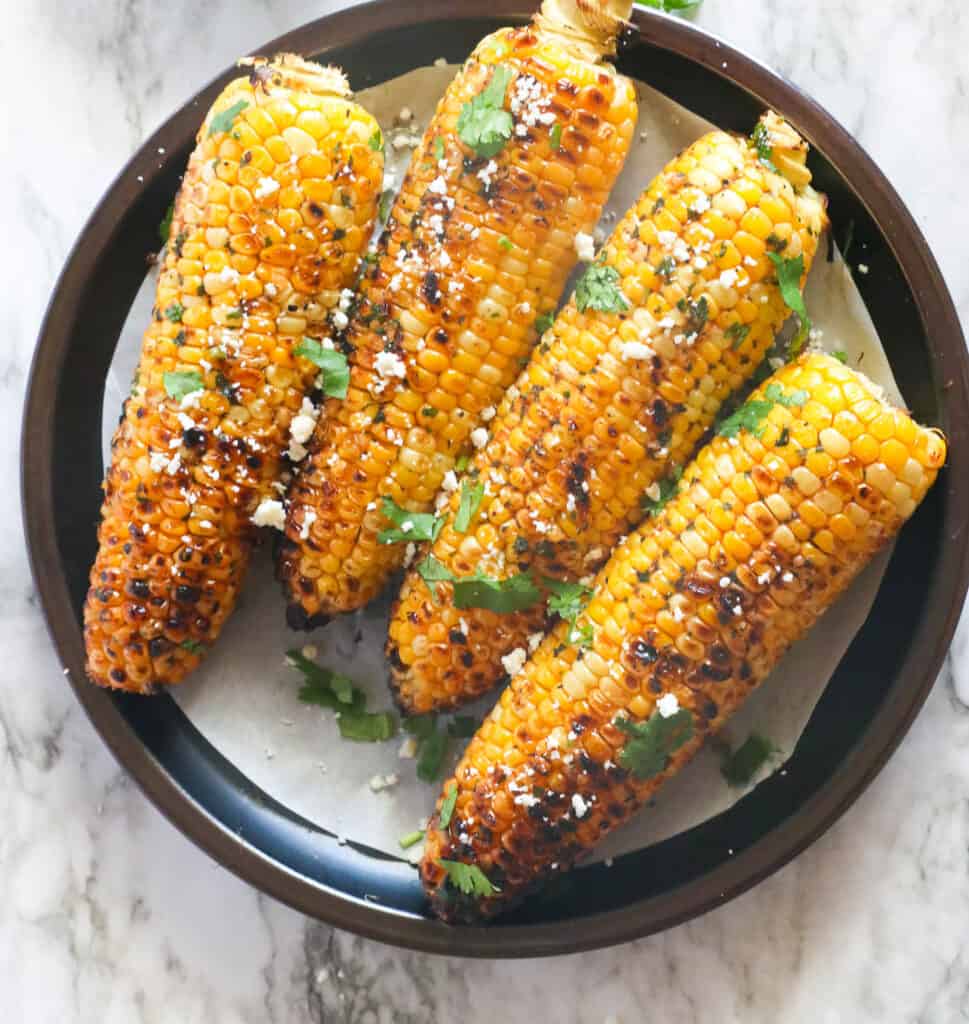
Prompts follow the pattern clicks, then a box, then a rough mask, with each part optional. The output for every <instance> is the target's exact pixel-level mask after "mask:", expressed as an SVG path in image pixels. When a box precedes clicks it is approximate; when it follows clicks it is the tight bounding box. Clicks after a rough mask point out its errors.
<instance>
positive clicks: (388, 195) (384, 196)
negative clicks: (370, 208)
mask: <svg viewBox="0 0 969 1024" xmlns="http://www.w3.org/2000/svg"><path fill="white" fill-rule="evenodd" d="M393 208H394V190H393V189H392V188H385V189H384V190H383V192H381V193H380V203H379V204H378V207H377V216H378V217H379V218H380V223H381V224H386V223H387V218H388V217H390V211H391V210H392V209H393Z"/></svg>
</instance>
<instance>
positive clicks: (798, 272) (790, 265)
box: [767, 252, 811, 359]
mask: <svg viewBox="0 0 969 1024" xmlns="http://www.w3.org/2000/svg"><path fill="white" fill-rule="evenodd" d="M767 255H768V257H769V258H770V260H771V262H772V263H773V264H774V266H775V267H776V268H777V283H778V285H779V286H780V289H781V298H783V300H784V302H785V303H786V304H787V308H788V309H790V310H791V311H792V312H794V313H796V314H797V318H798V320H799V321H800V327H799V328H798V332H797V334H796V335H795V336H794V340H793V341H792V342H791V347H790V358H792V359H793V357H794V356H796V355H797V354H798V352H800V351H801V349H802V348H804V342H805V341H807V337H808V333H809V332H810V330H811V318H810V317H809V316H808V311H807V306H806V305H805V304H804V293H803V292H802V291H801V278H802V277H803V275H804V257H803V256H795V257H793V259H785V258H784V257H783V256H780V255H778V254H777V253H776V252H769V253H768V254H767Z"/></svg>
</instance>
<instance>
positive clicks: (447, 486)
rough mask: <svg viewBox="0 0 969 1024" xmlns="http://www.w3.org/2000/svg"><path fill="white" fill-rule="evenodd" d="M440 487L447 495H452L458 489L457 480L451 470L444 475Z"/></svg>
mask: <svg viewBox="0 0 969 1024" xmlns="http://www.w3.org/2000/svg"><path fill="white" fill-rule="evenodd" d="M441 487H443V488H444V490H445V491H447V493H448V494H453V493H454V492H455V491H456V490H457V489H458V478H457V475H456V474H455V472H454V470H453V469H449V470H448V471H447V472H446V473H445V474H444V479H443V480H442V481H441Z"/></svg>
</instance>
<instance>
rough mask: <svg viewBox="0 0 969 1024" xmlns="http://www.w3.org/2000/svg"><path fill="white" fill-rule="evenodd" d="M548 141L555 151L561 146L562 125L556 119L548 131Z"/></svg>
mask: <svg viewBox="0 0 969 1024" xmlns="http://www.w3.org/2000/svg"><path fill="white" fill-rule="evenodd" d="M548 143H549V145H550V146H551V147H552V149H553V150H555V152H556V153H557V152H558V151H559V150H560V149H561V148H562V125H561V124H560V123H559V122H558V121H556V122H555V124H553V125H552V130H551V131H550V132H549V133H548Z"/></svg>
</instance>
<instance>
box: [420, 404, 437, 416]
mask: <svg viewBox="0 0 969 1024" xmlns="http://www.w3.org/2000/svg"><path fill="white" fill-rule="evenodd" d="M421 415H422V416H426V417H427V418H428V419H433V418H434V417H435V416H436V415H437V409H435V408H434V406H433V405H425V406H424V408H423V409H421Z"/></svg>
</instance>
